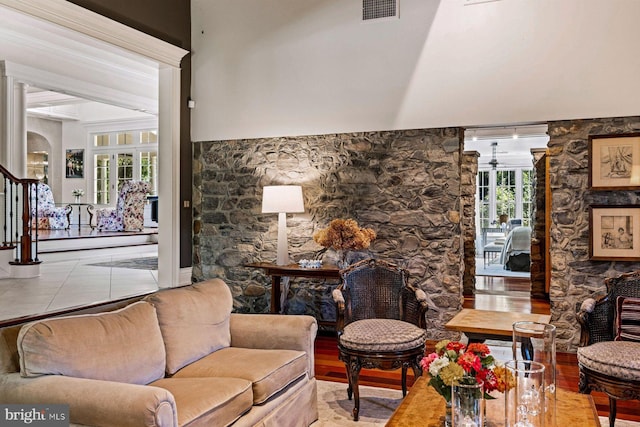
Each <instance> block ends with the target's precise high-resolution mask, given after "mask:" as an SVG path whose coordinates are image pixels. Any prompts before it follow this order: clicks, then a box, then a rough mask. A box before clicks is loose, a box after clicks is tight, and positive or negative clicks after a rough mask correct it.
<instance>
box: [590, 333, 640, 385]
mask: <svg viewBox="0 0 640 427" xmlns="http://www.w3.org/2000/svg"><path fill="white" fill-rule="evenodd" d="M578 363H579V364H580V365H582V366H584V367H585V368H587V369H591V370H592V371H596V372H600V373H602V374H605V375H611V376H613V377H617V378H626V379H628V380H630V381H640V343H637V342H633V341H603V342H598V343H595V344H591V345H589V346H586V347H580V348H579V349H578Z"/></svg>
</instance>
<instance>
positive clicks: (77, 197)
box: [71, 188, 84, 203]
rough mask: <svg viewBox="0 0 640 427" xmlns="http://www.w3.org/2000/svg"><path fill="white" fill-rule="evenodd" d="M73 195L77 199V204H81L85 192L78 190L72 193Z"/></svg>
mask: <svg viewBox="0 0 640 427" xmlns="http://www.w3.org/2000/svg"><path fill="white" fill-rule="evenodd" d="M71 195H72V196H73V197H74V198H75V199H76V203H80V197H82V196H84V190H83V189H82V188H76V189H74V190H73V191H72V192H71Z"/></svg>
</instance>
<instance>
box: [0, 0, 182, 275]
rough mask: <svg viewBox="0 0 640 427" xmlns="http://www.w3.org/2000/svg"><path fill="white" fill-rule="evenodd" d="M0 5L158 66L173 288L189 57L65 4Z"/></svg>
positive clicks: (167, 255)
mask: <svg viewBox="0 0 640 427" xmlns="http://www.w3.org/2000/svg"><path fill="white" fill-rule="evenodd" d="M0 4H1V5H5V6H7V7H10V8H12V9H15V10H18V11H21V12H23V13H26V14H28V15H31V16H33V17H36V18H40V19H44V20H46V21H49V22H52V23H55V24H58V25H60V26H62V27H65V28H67V29H70V30H73V31H76V32H79V33H80V34H84V35H87V36H90V37H92V38H96V39H98V40H101V41H104V42H106V43H109V44H110V45H111V46H116V47H121V48H124V49H126V50H128V51H129V52H135V53H137V54H139V55H143V56H145V57H146V58H151V59H152V60H155V61H157V62H158V65H159V80H158V86H159V90H158V93H159V100H158V109H159V118H158V130H159V138H160V139H159V144H158V150H159V158H160V166H159V168H160V171H162V173H160V182H159V184H158V194H159V204H160V206H159V208H160V210H161V211H162V216H161V226H160V228H159V229H158V260H159V266H158V283H159V285H160V286H161V287H172V286H177V285H178V284H179V280H180V277H179V273H180V268H179V266H180V250H179V247H180V238H179V237H180V235H179V226H178V224H179V221H180V210H179V206H181V203H180V200H179V199H180V191H179V190H180V180H179V172H180V156H179V154H180V69H179V66H180V62H181V60H182V57H183V56H184V55H186V54H187V53H188V51H186V50H184V49H181V48H179V47H176V46H173V45H171V44H169V43H166V42H164V41H162V40H158V39H156V38H154V37H152V36H149V35H148V34H144V33H142V32H140V31H137V30H134V29H132V28H129V27H126V26H124V25H122V24H120V23H118V22H115V21H112V20H111V19H108V18H105V17H103V16H101V15H98V14H96V13H93V12H91V11H89V10H87V9H84V8H81V7H79V6H76V5H74V4H72V3H69V2H67V1H65V0H0ZM87 43H88V44H89V42H87ZM0 131H2V132H4V131H3V130H1V129H0ZM0 136H4V135H2V134H0ZM10 143H13V142H11V141H10ZM0 160H2V159H0Z"/></svg>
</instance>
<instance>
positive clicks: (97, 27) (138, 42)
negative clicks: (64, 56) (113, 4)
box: [0, 0, 189, 68]
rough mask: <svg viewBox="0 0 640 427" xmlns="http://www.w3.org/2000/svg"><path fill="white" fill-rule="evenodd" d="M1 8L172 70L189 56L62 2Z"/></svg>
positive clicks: (12, 1) (29, 1)
mask: <svg viewBox="0 0 640 427" xmlns="http://www.w3.org/2000/svg"><path fill="white" fill-rule="evenodd" d="M0 4H3V5H5V6H7V7H10V8H12V9H15V10H18V11H20V12H23V13H26V14H28V15H31V16H34V17H36V18H41V19H44V20H46V21H49V22H53V23H54V24H58V25H61V26H63V27H65V28H68V29H70V30H74V31H77V32H79V33H81V34H85V35H88V36H91V37H95V38H96V39H98V40H102V41H105V42H107V43H110V44H113V45H115V46H119V47H122V48H124V49H127V50H129V51H131V52H135V53H138V54H140V55H143V56H145V57H147V58H151V59H153V60H155V61H158V62H161V63H163V64H166V65H170V66H172V67H178V68H179V67H180V62H181V60H182V58H183V57H184V56H185V55H186V54H187V53H189V51H187V50H184V49H182V48H180V47H177V46H174V45H172V44H170V43H167V42H165V41H162V40H160V39H157V38H155V37H152V36H150V35H148V34H145V33H143V32H141V31H138V30H135V29H133V28H130V27H127V26H126V25H123V24H121V23H119V22H116V21H113V20H111V19H109V18H107V17H104V16H102V15H99V14H97V13H95V12H92V11H90V10H88V9H85V8H82V7H80V6H77V5H75V4H73V3H70V2H68V1H65V0H0Z"/></svg>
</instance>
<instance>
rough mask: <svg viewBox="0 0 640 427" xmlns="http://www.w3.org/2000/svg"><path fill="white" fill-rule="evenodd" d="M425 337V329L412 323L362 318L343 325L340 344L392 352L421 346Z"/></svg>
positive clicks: (345, 346) (350, 347)
mask: <svg viewBox="0 0 640 427" xmlns="http://www.w3.org/2000/svg"><path fill="white" fill-rule="evenodd" d="M426 339H427V334H426V332H425V330H424V329H421V328H419V327H417V326H416V325H414V324H412V323H408V322H403V321H401V320H395V319H364V320H357V321H355V322H353V323H349V324H348V325H347V326H345V327H344V332H343V333H342V335H341V336H340V345H341V346H342V347H344V348H346V349H350V350H358V351H373V352H387V351H388V352H394V351H403V350H411V349H414V348H417V347H421V346H423V345H424V343H425V341H426Z"/></svg>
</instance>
